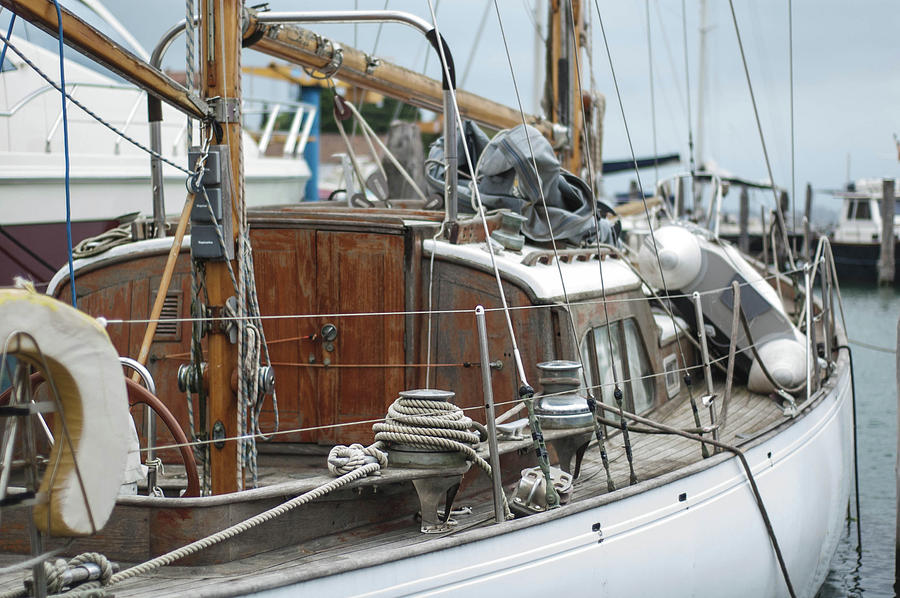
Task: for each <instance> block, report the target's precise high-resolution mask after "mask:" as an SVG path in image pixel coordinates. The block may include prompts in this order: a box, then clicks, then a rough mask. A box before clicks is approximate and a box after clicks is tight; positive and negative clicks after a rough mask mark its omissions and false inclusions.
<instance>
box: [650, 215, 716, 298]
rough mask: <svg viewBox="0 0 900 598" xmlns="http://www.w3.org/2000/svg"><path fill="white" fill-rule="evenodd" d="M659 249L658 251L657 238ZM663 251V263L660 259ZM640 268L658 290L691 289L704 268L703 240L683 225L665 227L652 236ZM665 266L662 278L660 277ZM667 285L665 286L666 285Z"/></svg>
mask: <svg viewBox="0 0 900 598" xmlns="http://www.w3.org/2000/svg"><path fill="white" fill-rule="evenodd" d="M653 237H655V238H656V241H655V243H656V247H655V248H654V239H653ZM657 251H659V260H657ZM637 261H638V269H639V270H640V271H641V273H642V274H643V275H644V276H645V277H646V278H647V281H648V282H649V283H650V284H651V285H653V286H654V287H656V288H658V289H687V288H690V287H691V286H693V283H694V282H695V280H696V279H697V277H698V276H699V275H700V273H701V270H702V269H703V253H702V250H701V248H700V239H699V238H698V237H697V236H696V235H695V234H694V233H692V232H691V231H689V230H688V229H686V228H683V227H680V226H664V227H662V228H660V229H659V230H658V231H656V233H655V234H654V235H653V236H650V235H648V236H647V237H645V238H644V240H643V242H642V243H641V248H640V251H639V252H638V258H637ZM660 266H662V275H660ZM663 282H665V284H663Z"/></svg>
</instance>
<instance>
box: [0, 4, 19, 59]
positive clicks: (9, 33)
mask: <svg viewBox="0 0 900 598" xmlns="http://www.w3.org/2000/svg"><path fill="white" fill-rule="evenodd" d="M15 24H16V13H12V17H11V18H10V19H9V29H7V30H6V37H7V38H10V37H12V32H13V26H14V25H15ZM7 46H8V43H7V42H4V43H3V50H0V71H2V70H3V61H4V60H6V48H7Z"/></svg>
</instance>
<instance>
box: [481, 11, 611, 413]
mask: <svg viewBox="0 0 900 598" xmlns="http://www.w3.org/2000/svg"><path fill="white" fill-rule="evenodd" d="M493 4H494V11H495V12H496V14H497V22H498V24H499V25H500V36H501V38H502V39H503V48H504V50H505V51H506V62H507V64H508V65H509V74H510V76H511V77H512V82H513V90H514V91H515V94H516V103H517V104H518V106H519V115H520V117H521V119H522V127H523V128H525V139H526V141H527V142H528V151H529V154H530V156H531V166H532V168H533V170H534V178H535V187H537V189H538V193H539V194H540V198H541V205H542V206H543V208H544V214H545V215H546V216H547V228H548V231H549V234H550V243H551V246H552V248H553V256H554V257H555V258H556V259H555V260H554V261H555V263H556V270H557V273H558V274H559V282H560V285H561V287H562V292H563V301H564V303H565V305H566V314H567V315H568V320H569V325H570V327H571V329H572V338H573V340H575V342H576V354H577V342H578V339H577V334H576V331H575V320H574V319H573V315H572V310H571V303H570V301H569V292H568V290H567V288H566V279H565V276H563V271H562V260H560V259H559V249H558V247H557V244H556V235H555V234H554V233H553V223H552V222H551V221H550V212H549V211H548V210H547V198H546V197H545V195H544V188H543V186H542V185H541V181H540V176H539V175H538V167H537V159H536V157H535V154H534V145H533V144H532V143H531V135H529V134H528V131H527V128H526V127H527V122H526V118H525V108H524V107H523V105H522V96H521V94H520V93H519V84H518V81H517V80H516V74H515V70H514V68H513V64H512V56H511V55H510V52H509V44H508V42H507V38H506V29H505V28H504V27H503V18H502V16H501V15H500V5H499V4H498V3H497V0H494V1H493ZM488 6H490V5H488ZM476 184H477V181H476ZM601 286H602V283H601ZM579 361H580V359H579ZM583 365H584V364H582V368H581V375H582V377H583V378H584V382H585V386H587V378H586V374H585V371H584V367H583ZM501 417H504V418H505V419H508V418H509V417H511V415H509V414H508V413H504V414H503V416H501Z"/></svg>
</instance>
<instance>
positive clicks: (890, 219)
mask: <svg viewBox="0 0 900 598" xmlns="http://www.w3.org/2000/svg"><path fill="white" fill-rule="evenodd" d="M878 284H880V285H881V284H894V179H884V180H883V181H882V193H881V252H880V254H879V256H878Z"/></svg>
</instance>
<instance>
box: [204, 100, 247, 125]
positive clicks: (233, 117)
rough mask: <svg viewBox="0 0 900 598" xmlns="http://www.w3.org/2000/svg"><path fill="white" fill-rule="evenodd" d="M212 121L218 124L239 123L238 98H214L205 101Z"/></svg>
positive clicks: (239, 104) (239, 107) (239, 102)
mask: <svg viewBox="0 0 900 598" xmlns="http://www.w3.org/2000/svg"><path fill="white" fill-rule="evenodd" d="M207 103H208V104H209V108H210V113H211V115H212V117H213V119H214V120H215V121H216V122H219V123H237V122H241V101H240V99H239V98H223V97H220V96H216V97H214V98H209V100H207Z"/></svg>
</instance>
